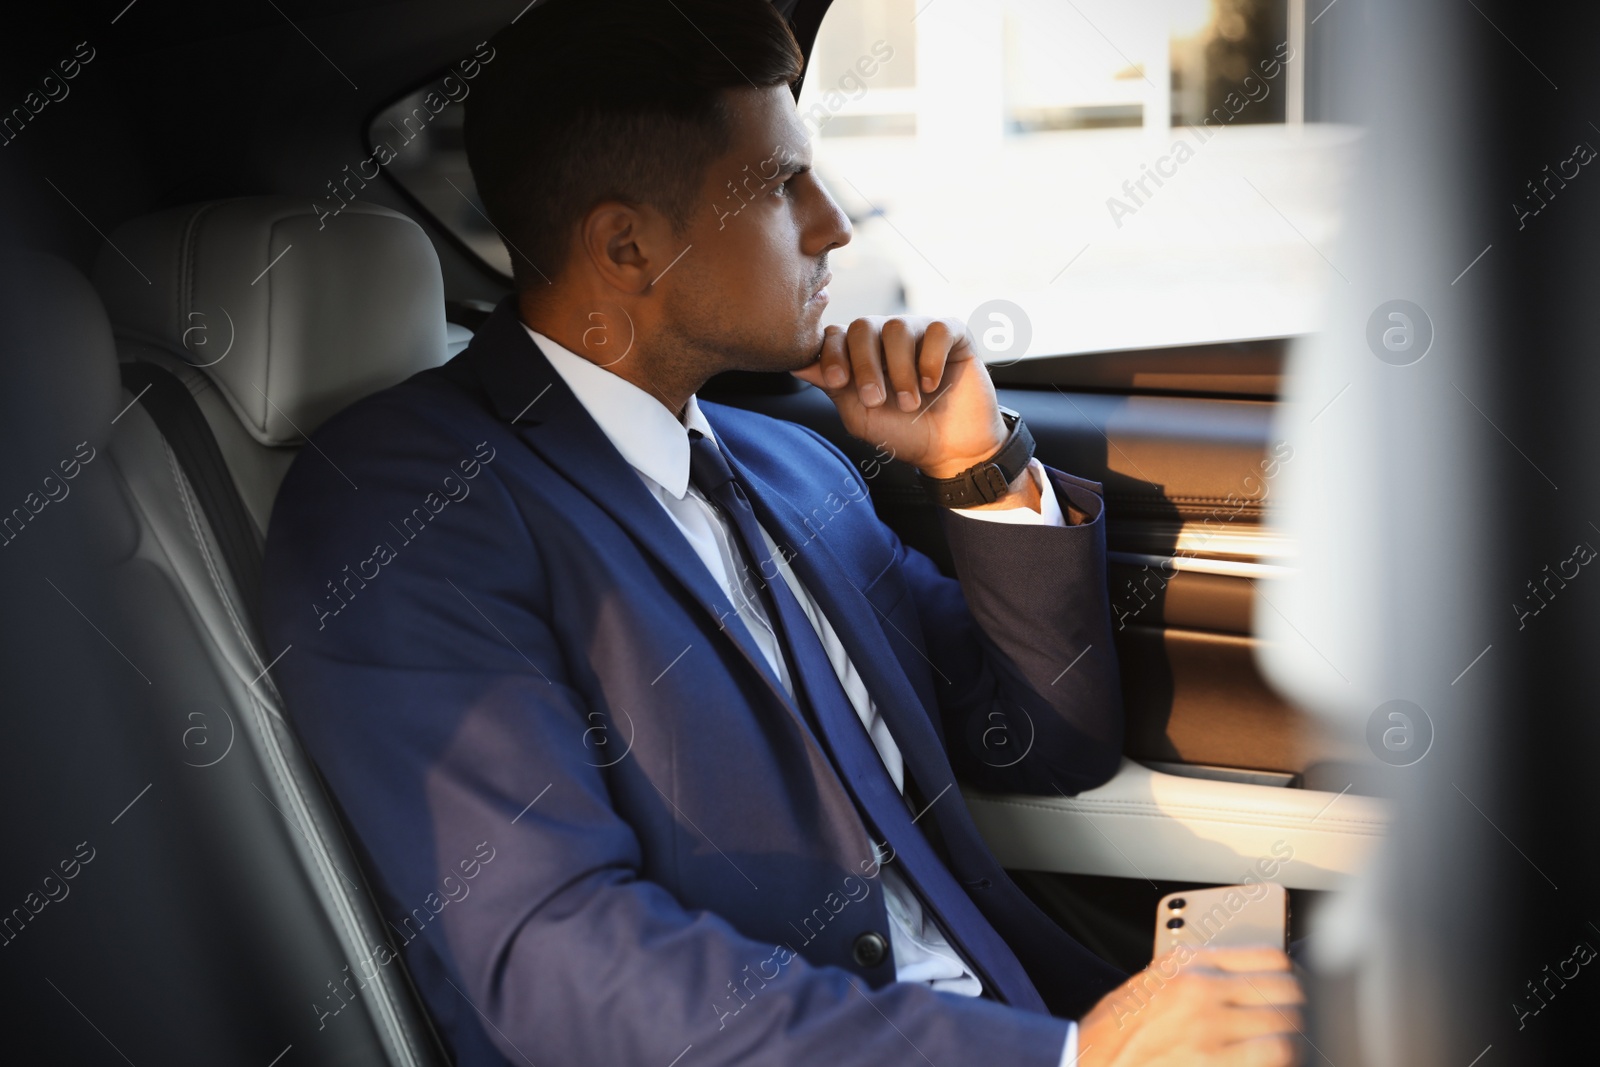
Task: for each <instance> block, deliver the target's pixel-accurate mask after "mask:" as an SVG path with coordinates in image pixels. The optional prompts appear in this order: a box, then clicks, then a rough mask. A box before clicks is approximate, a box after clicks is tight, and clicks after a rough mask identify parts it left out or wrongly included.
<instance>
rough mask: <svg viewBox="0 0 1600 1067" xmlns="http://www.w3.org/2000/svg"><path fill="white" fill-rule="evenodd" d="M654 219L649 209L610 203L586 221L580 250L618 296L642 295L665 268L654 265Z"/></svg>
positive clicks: (593, 210) (595, 209)
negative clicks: (620, 294)
mask: <svg viewBox="0 0 1600 1067" xmlns="http://www.w3.org/2000/svg"><path fill="white" fill-rule="evenodd" d="M654 215H655V213H654V212H653V211H651V210H650V209H648V208H640V207H636V206H634V205H632V204H625V203H622V202H621V201H616V200H608V201H606V202H604V203H600V204H596V205H595V206H594V207H593V208H591V209H590V210H589V213H588V214H586V215H585V216H584V217H583V224H582V226H581V228H580V230H579V244H580V248H581V249H582V251H583V254H584V256H585V258H586V259H587V260H588V262H589V265H590V267H591V268H592V269H593V270H594V271H595V273H596V274H598V275H599V277H600V280H601V281H603V282H604V283H605V284H606V285H607V286H609V287H610V288H612V289H615V290H617V291H618V292H619V293H626V294H629V295H638V294H640V293H643V292H644V291H645V290H646V289H648V288H649V287H650V283H651V282H652V281H653V280H654V279H655V277H656V275H658V274H659V273H661V268H662V267H665V266H666V264H665V263H661V264H659V265H657V264H656V263H654V258H655V257H654V256H653V255H652V252H654V250H655V249H654V244H655V242H654V241H653V240H652V237H653V236H654V231H655V229H656V227H655V226H654V225H653V224H654V223H655V222H656V221H657V220H656V219H655V218H654V217H653V216H654Z"/></svg>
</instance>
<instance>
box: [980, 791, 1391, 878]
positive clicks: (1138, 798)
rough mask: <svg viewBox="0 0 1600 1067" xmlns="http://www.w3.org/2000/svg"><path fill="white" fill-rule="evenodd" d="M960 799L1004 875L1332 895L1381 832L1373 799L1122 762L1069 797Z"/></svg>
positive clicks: (1382, 820) (1378, 805)
mask: <svg viewBox="0 0 1600 1067" xmlns="http://www.w3.org/2000/svg"><path fill="white" fill-rule="evenodd" d="M966 796H967V802H968V804H969V805H970V806H971V808H972V815H973V818H974V819H975V820H976V821H977V823H978V828H979V829H980V830H982V831H983V835H984V838H985V839H986V840H987V841H988V842H989V845H990V846H991V847H992V848H993V849H994V852H995V855H996V856H998V857H999V858H1000V862H1001V863H1002V864H1004V865H1005V866H1007V867H1016V868H1022V869H1025V870H1033V871H1057V872H1062V873H1070V874H1098V875H1108V876H1111V877H1116V878H1139V879H1145V878H1148V879H1157V878H1166V879H1173V880H1177V881H1185V882H1212V883H1215V884H1218V885H1234V884H1238V883H1241V882H1243V881H1244V880H1245V878H1246V876H1248V875H1251V874H1252V873H1253V874H1254V877H1255V879H1256V880H1266V881H1272V882H1277V883H1279V884H1280V885H1284V886H1287V887H1289V888H1290V889H1332V888H1335V887H1336V886H1338V885H1339V884H1340V883H1341V882H1343V881H1344V880H1345V879H1346V878H1347V877H1349V876H1350V875H1353V874H1356V873H1357V872H1359V871H1361V870H1362V869H1363V868H1364V867H1365V865H1366V864H1367V862H1368V861H1369V859H1370V858H1371V857H1372V855H1373V853H1374V850H1375V849H1376V848H1377V846H1378V844H1379V842H1380V841H1381V840H1382V836H1383V833H1384V829H1385V827H1386V826H1387V824H1388V812H1387V808H1386V806H1385V805H1384V804H1383V803H1382V802H1381V801H1378V800H1375V799H1373V798H1372V797H1364V796H1357V795H1355V794H1353V793H1345V794H1343V795H1342V796H1341V795H1340V794H1338V793H1325V792H1320V791H1317V790H1308V789H1288V788H1283V787H1279V786H1267V785H1246V784H1242V783H1237V782H1219V781H1210V780H1207V779H1203V778H1186V777H1179V776H1177V775H1171V774H1162V773H1160V772H1159V771H1153V770H1151V769H1150V768H1148V767H1145V766H1143V765H1142V764H1139V763H1135V762H1134V761H1132V760H1123V763H1122V768H1121V769H1120V770H1119V771H1118V772H1117V776H1116V777H1115V778H1113V779H1112V780H1111V781H1109V782H1107V783H1106V784H1105V785H1103V786H1101V787H1100V788H1098V789H1091V790H1089V791H1088V792H1084V793H1079V794H1078V795H1077V796H1075V797H1056V796H998V795H992V794H986V793H977V792H972V791H968V792H967V794H966ZM1263 863H1264V864H1265V866H1266V868H1269V869H1270V870H1271V873H1270V875H1269V874H1267V873H1266V871H1265V870H1264V869H1263V868H1262V866H1260V864H1263Z"/></svg>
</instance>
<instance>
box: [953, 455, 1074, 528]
mask: <svg viewBox="0 0 1600 1067" xmlns="http://www.w3.org/2000/svg"><path fill="white" fill-rule="evenodd" d="M1028 470H1030V471H1031V472H1033V481H1034V484H1035V485H1037V486H1038V487H1039V510H1038V511H1034V510H1033V509H1032V508H951V509H950V510H951V511H953V512H955V513H956V514H957V515H967V516H970V517H971V518H974V519H982V520H984V521H985V522H1009V523H1015V524H1017V525H1021V526H1066V525H1067V520H1066V517H1065V516H1063V515H1062V514H1061V501H1059V500H1057V499H1056V489H1055V486H1053V485H1051V484H1050V479H1049V478H1047V477H1046V476H1045V473H1044V464H1042V463H1040V462H1039V457H1038V456H1035V457H1034V458H1032V459H1030V460H1029V461H1028Z"/></svg>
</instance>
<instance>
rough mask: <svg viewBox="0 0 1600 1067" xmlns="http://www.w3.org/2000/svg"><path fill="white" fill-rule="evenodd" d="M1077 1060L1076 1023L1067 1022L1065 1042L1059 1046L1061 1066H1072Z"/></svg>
mask: <svg viewBox="0 0 1600 1067" xmlns="http://www.w3.org/2000/svg"><path fill="white" fill-rule="evenodd" d="M1077 1062H1078V1024H1077V1023H1068V1024H1067V1043H1066V1044H1065V1045H1063V1046H1062V1048H1061V1067H1073V1064H1075V1063H1077Z"/></svg>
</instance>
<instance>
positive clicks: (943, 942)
mask: <svg viewBox="0 0 1600 1067" xmlns="http://www.w3.org/2000/svg"><path fill="white" fill-rule="evenodd" d="M523 329H525V330H527V331H528V335H529V336H530V337H532V338H533V340H534V342H535V343H537V344H538V346H539V348H540V350H541V351H542V352H544V354H545V356H546V357H547V358H548V359H549V360H550V364H551V366H553V367H554V368H555V370H556V373H557V374H559V375H561V378H562V380H563V381H565V382H566V384H567V387H568V388H570V389H571V390H572V393H573V395H574V396H575V397H577V398H578V402H579V403H580V404H582V405H583V406H584V408H585V409H586V410H587V411H588V413H589V415H590V417H591V418H593V419H594V421H595V422H596V423H597V424H598V425H599V427H600V430H601V432H602V433H604V434H605V435H606V437H607V438H609V439H610V441H611V443H612V444H613V445H614V446H615V447H616V449H617V451H618V452H620V453H621V454H622V458H623V459H625V460H627V461H628V464H629V465H630V466H632V467H633V469H634V471H635V472H636V473H637V474H638V475H639V478H640V480H641V481H642V482H643V483H644V485H645V488H646V489H648V490H649V491H650V493H651V495H652V496H654V497H655V498H656V499H657V500H658V501H660V502H661V506H662V507H663V508H664V509H666V512H667V514H668V516H670V517H671V519H672V521H673V523H674V524H675V525H676V526H677V527H678V529H680V530H681V531H683V535H684V537H685V538H687V539H688V542H689V546H690V547H691V548H693V549H694V552H695V555H697V556H698V557H699V558H700V560H701V562H703V563H704V564H705V566H706V569H707V570H708V571H710V572H711V576H712V577H713V578H715V579H716V581H717V584H718V585H719V586H721V587H722V590H723V592H724V593H725V594H727V597H728V600H729V601H730V602H731V603H732V604H733V605H734V609H735V610H736V611H737V613H738V615H739V618H740V619H741V620H742V621H743V622H744V624H745V627H746V629H748V630H749V631H750V634H751V636H752V637H753V638H754V639H755V642H756V644H757V646H758V647H760V649H761V653H762V655H763V656H764V657H765V659H766V661H767V663H768V665H769V666H771V668H772V671H773V673H774V674H775V675H776V676H777V678H778V680H779V682H780V683H781V684H782V685H783V688H784V691H785V692H787V693H788V694H789V696H790V697H791V698H793V696H794V687H793V685H792V683H791V680H790V676H789V667H788V664H787V662H786V661H785V659H784V656H783V654H782V650H781V647H780V645H779V643H778V639H777V635H776V634H775V633H774V632H773V629H772V626H771V623H770V622H769V620H768V618H767V613H766V609H765V607H764V606H763V605H762V604H761V602H760V599H759V598H756V599H751V598H750V597H747V596H745V595H744V592H743V583H741V582H738V581H737V580H735V579H734V578H733V577H732V576H736V575H738V574H740V573H741V572H742V571H743V569H744V568H743V566H742V564H741V563H740V554H739V549H738V546H737V542H736V541H735V540H734V537H735V534H734V533H733V532H732V531H731V530H730V529H729V528H728V526H727V524H726V523H725V521H724V520H723V518H722V516H721V514H720V513H719V512H718V511H717V509H716V507H715V505H713V504H712V503H711V501H709V500H708V499H706V497H705V495H704V494H702V493H701V492H700V490H699V489H698V488H697V487H696V486H694V485H692V484H691V483H690V481H689V431H690V430H698V431H700V433H702V434H704V435H705V436H706V437H708V438H710V439H711V440H712V441H713V442H715V441H716V434H714V433H713V432H712V430H711V424H710V423H709V422H707V421H706V417H705V415H704V414H702V413H701V411H700V405H699V403H698V402H697V401H696V398H695V397H694V396H693V395H691V396H690V397H689V401H688V403H687V404H686V405H685V407H684V413H683V421H682V422H681V423H680V422H679V421H678V419H677V418H676V417H674V416H673V414H672V412H670V411H669V410H667V406H666V405H665V404H664V403H662V402H661V400H660V398H659V397H657V396H655V395H654V394H652V393H649V392H646V391H645V390H643V389H640V388H639V387H638V386H636V385H634V384H633V383H632V382H630V381H628V380H627V379H625V378H621V377H619V376H617V375H615V374H613V373H611V372H610V371H609V370H606V369H605V368H604V367H601V366H599V365H598V364H595V363H591V362H590V361H589V360H586V359H584V358H583V357H582V356H579V355H577V354H575V353H573V352H571V351H569V350H568V349H566V348H563V347H562V346H561V345H559V344H557V343H556V342H554V341H552V340H551V339H550V338H548V337H546V336H545V335H544V334H542V333H539V332H538V331H536V330H533V329H530V328H529V327H528V326H527V325H526V324H524V326H523ZM719 447H720V446H719ZM1029 470H1030V471H1031V472H1032V475H1033V478H1034V481H1035V483H1036V484H1037V485H1038V486H1039V493H1040V497H1041V502H1040V506H1041V509H1042V510H1041V511H1034V510H1033V509H1032V508H1027V507H1021V508H1002V509H998V510H994V509H970V508H955V509H952V510H954V511H955V512H956V513H957V514H960V515H967V516H970V517H971V518H974V519H980V520H983V521H986V522H1011V523H1031V524H1035V525H1051V526H1065V525H1067V523H1066V520H1065V519H1064V517H1063V516H1062V514H1061V506H1060V503H1059V501H1058V500H1057V499H1056V495H1055V490H1054V489H1053V487H1052V486H1051V484H1050V480H1049V479H1048V478H1046V477H1045V474H1044V468H1043V466H1041V464H1040V463H1039V461H1038V460H1037V459H1034V460H1032V461H1030V463H1029ZM758 525H759V523H758ZM761 537H762V540H763V541H765V542H766V550H767V552H768V553H769V554H770V557H771V559H772V561H773V562H774V563H775V564H776V565H777V567H778V572H779V574H781V575H782V576H783V580H784V581H785V582H786V583H787V584H788V586H789V589H790V590H791V591H792V592H793V593H794V597H795V600H797V601H798V602H799V604H800V608H801V610H803V611H804V612H805V614H806V617H807V618H808V619H810V620H811V625H812V626H813V627H815V629H816V631H817V636H818V638H819V639H820V640H821V642H822V647H823V650H824V651H825V652H826V653H827V656H828V662H829V663H830V664H832V665H833V669H834V673H835V674H837V675H838V677H839V683H840V684H841V685H842V686H843V687H844V691H845V695H846V696H847V697H848V698H849V700H850V705H851V707H853V708H854V709H855V712H856V715H857V716H859V717H860V719H861V724H862V726H864V727H865V728H866V731H867V735H868V736H869V737H870V738H871V740H872V745H873V747H874V748H876V749H877V751H878V755H879V756H880V757H881V758H882V759H883V763H884V766H885V767H886V768H887V770H888V772H889V777H890V778H892V779H893V780H894V784H895V788H896V789H898V790H900V791H901V793H902V794H903V793H904V791H905V765H904V762H903V760H902V759H901V756H900V749H899V747H898V746H897V745H896V744H895V741H894V738H893V736H891V735H890V733H889V727H888V724H887V723H886V722H884V719H883V716H881V715H880V714H879V713H878V708H877V705H876V703H875V702H874V701H873V699H872V696H871V695H870V694H869V693H868V692H867V687H866V683H865V682H863V681H862V679H861V676H860V675H859V674H858V673H856V669H855V666H854V665H853V664H852V663H851V662H850V657H849V655H848V654H847V653H846V651H845V648H844V645H843V643H842V642H840V640H839V637H838V635H837V634H836V633H834V630H833V627H832V626H831V625H830V624H829V622H828V620H827V617H826V616H824V615H823V613H822V609H821V608H820V607H819V606H818V604H817V602H816V601H815V600H813V599H812V597H811V594H810V593H809V592H807V591H806V588H805V586H803V585H802V584H801V583H800V579H799V578H798V577H797V576H796V575H795V573H794V571H793V570H792V569H791V568H790V567H789V564H788V561H787V560H786V559H785V558H784V556H783V555H782V554H780V553H778V551H777V544H776V542H775V541H773V539H772V536H771V535H770V534H768V533H767V531H766V530H765V529H763V530H762V531H761ZM880 877H881V879H882V883H883V894H884V904H885V906H886V908H887V910H888V915H889V928H890V929H889V944H890V947H891V949H892V951H893V952H894V968H895V980H896V981H900V982H921V983H923V984H925V985H928V986H930V987H932V988H933V989H937V990H940V991H942V992H946V993H955V994H959V995H963V996H974V997H975V996H978V995H979V994H980V993H982V992H983V983H982V982H981V981H980V980H979V979H978V976H977V975H976V974H974V973H973V970H972V968H971V967H969V966H968V965H967V963H966V961H964V960H963V959H962V958H961V954H960V953H959V952H957V951H956V949H955V947H954V946H952V945H951V944H950V943H949V941H948V940H947V939H946V938H945V935H944V932H943V931H942V930H941V929H940V928H939V923H938V921H937V920H936V919H935V918H934V917H933V916H932V915H929V914H927V913H926V912H924V911H923V908H922V902H921V901H920V900H919V899H918V898H917V895H916V893H915V891H913V890H912V888H911V887H910V885H908V884H907V883H906V881H905V880H904V878H902V877H901V875H900V873H899V872H898V871H897V870H895V869H894V867H893V866H892V865H890V866H884V867H882V868H880ZM1077 1044H1078V1028H1077V1024H1076V1023H1073V1024H1071V1028H1070V1029H1069V1031H1068V1034H1067V1041H1066V1047H1065V1048H1064V1049H1063V1050H1062V1056H1061V1065H1062V1067H1067V1065H1069V1064H1071V1063H1072V1062H1073V1061H1074V1060H1076V1058H1077Z"/></svg>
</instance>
